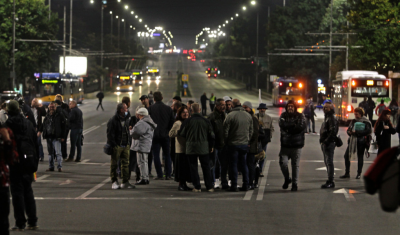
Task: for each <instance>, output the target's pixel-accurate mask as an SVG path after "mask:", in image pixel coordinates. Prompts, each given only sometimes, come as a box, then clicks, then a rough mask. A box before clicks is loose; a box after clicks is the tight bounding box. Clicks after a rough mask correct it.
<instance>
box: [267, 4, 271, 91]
mask: <svg viewBox="0 0 400 235" xmlns="http://www.w3.org/2000/svg"><path fill="white" fill-rule="evenodd" d="M267 32H268V37H267V38H268V40H267V53H268V55H267V66H268V67H267V92H268V91H269V83H270V80H269V76H270V75H269V74H270V64H269V7H268V30H267Z"/></svg>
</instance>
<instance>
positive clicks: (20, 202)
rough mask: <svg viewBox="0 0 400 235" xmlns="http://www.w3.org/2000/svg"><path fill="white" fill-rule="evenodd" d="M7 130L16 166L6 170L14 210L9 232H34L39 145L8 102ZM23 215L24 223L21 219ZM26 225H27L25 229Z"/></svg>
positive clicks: (26, 122) (16, 106)
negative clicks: (34, 193) (14, 147)
mask: <svg viewBox="0 0 400 235" xmlns="http://www.w3.org/2000/svg"><path fill="white" fill-rule="evenodd" d="M7 110H8V115H9V117H8V120H7V122H6V124H5V125H6V126H7V127H9V128H10V129H11V130H12V132H13V134H14V137H15V141H16V145H17V152H18V156H19V157H18V159H19V161H18V163H16V164H14V165H11V166H10V189H11V197H12V203H13V208H14V218H15V226H14V227H13V228H12V229H11V230H13V231H23V230H24V229H25V228H27V229H29V230H36V229H38V228H39V227H38V226H37V220H38V218H37V216H36V202H35V197H34V195H33V190H32V182H33V173H34V172H36V171H37V168H38V163H39V144H38V142H37V134H36V131H35V128H34V127H33V124H32V123H31V122H30V121H29V120H28V119H26V118H25V117H24V116H22V115H21V113H20V112H21V111H20V108H19V104H18V102H17V101H15V100H11V101H10V103H9V104H8V107H7ZM25 213H26V215H27V216H28V220H26V218H25ZM26 222H28V225H26Z"/></svg>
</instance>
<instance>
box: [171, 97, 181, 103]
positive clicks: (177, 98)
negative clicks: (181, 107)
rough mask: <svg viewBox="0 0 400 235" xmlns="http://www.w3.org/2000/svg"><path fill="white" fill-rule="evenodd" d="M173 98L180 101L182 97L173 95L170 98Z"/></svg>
mask: <svg viewBox="0 0 400 235" xmlns="http://www.w3.org/2000/svg"><path fill="white" fill-rule="evenodd" d="M172 99H173V100H179V101H180V102H182V99H181V97H180V96H174V98H172Z"/></svg>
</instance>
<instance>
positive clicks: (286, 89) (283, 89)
mask: <svg viewBox="0 0 400 235" xmlns="http://www.w3.org/2000/svg"><path fill="white" fill-rule="evenodd" d="M279 94H280V95H302V91H301V90H300V89H299V88H297V87H294V86H289V85H288V84H285V83H283V85H282V86H280V87H279Z"/></svg>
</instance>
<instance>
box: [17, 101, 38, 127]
mask: <svg viewBox="0 0 400 235" xmlns="http://www.w3.org/2000/svg"><path fill="white" fill-rule="evenodd" d="M15 100H16V101H17V102H18V104H19V107H20V110H21V111H22V114H23V115H24V117H26V118H27V119H28V120H29V121H31V123H32V124H33V127H34V128H36V122H35V117H34V115H33V112H32V110H31V108H30V107H29V105H27V104H26V103H25V100H24V97H22V95H17V97H15Z"/></svg>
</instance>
